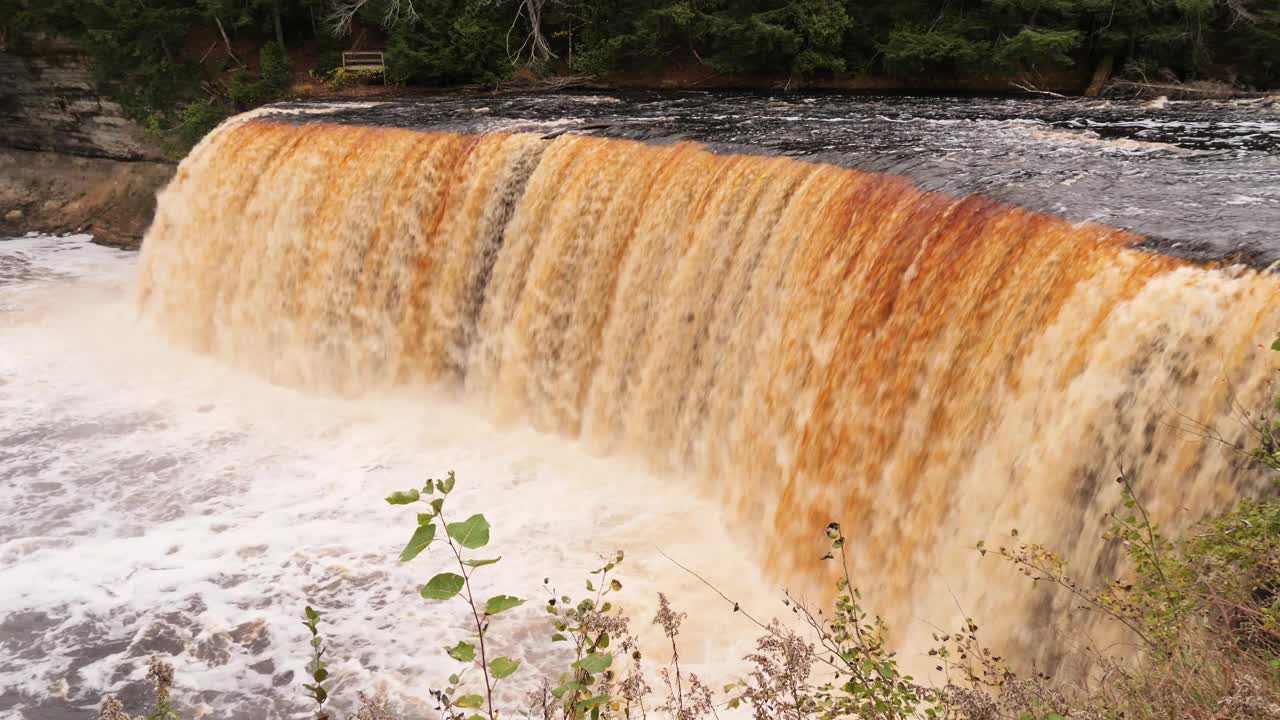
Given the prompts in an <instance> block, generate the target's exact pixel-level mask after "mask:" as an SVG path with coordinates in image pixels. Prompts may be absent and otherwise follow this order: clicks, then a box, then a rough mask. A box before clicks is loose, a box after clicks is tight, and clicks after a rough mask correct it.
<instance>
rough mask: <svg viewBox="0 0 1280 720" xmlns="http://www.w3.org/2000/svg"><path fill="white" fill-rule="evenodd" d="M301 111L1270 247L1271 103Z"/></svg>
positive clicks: (792, 100) (731, 100) (929, 101)
mask: <svg viewBox="0 0 1280 720" xmlns="http://www.w3.org/2000/svg"><path fill="white" fill-rule="evenodd" d="M284 108H286V109H305V110H306V111H307V112H306V113H305V114H303V115H300V116H298V117H299V118H300V119H306V120H313V119H319V118H325V119H329V120H334V121H339V122H348V123H360V124H374V125H390V126H397V127H412V128H426V129H448V130H456V131H464V132H493V131H503V132H534V133H542V134H544V135H554V134H558V133H565V132H570V133H590V134H594V135H603V136H610V137H623V138H631V139H636V140H643V141H646V142H657V143H668V142H676V141H681V140H696V141H701V142H705V143H708V144H710V145H712V146H713V148H715V149H717V150H723V151H726V152H751V153H769V154H779V155H789V156H795V157H801V158H806V159H812V160H814V161H819V162H830V163H834V164H838V165H844V166H848V167H853V168H857V169H861V170H870V171H875V172H885V173H893V174H898V175H905V176H909V177H911V178H913V179H915V180H916V182H917V183H918V184H919V185H920V186H922V187H925V188H927V189H931V190H941V191H945V192H950V193H955V194H971V193H984V194H986V195H990V196H993V197H996V198H999V199H1001V200H1005V201H1007V202H1011V203H1015V204H1018V205H1022V206H1024V207H1029V208H1033V209H1036V210H1041V211H1045V212H1050V213H1054V214H1057V215H1061V216H1063V217H1067V218H1070V219H1073V220H1088V221H1096V222H1100V223H1105V224H1109V225H1114V226H1117V227H1123V228H1126V229H1131V230H1134V231H1136V232H1139V233H1141V234H1143V235H1146V236H1147V237H1148V240H1147V244H1149V245H1150V246H1152V247H1154V248H1157V249H1159V250H1161V251H1163V252H1169V253H1173V254H1176V255H1181V256H1186V257H1192V258H1198V259H1234V258H1239V259H1241V260H1243V261H1246V262H1249V263H1250V264H1254V265H1268V264H1270V263H1271V262H1274V261H1275V260H1277V259H1280V238H1277V231H1276V228H1278V227H1280V106H1276V105H1275V104H1274V103H1273V104H1272V107H1270V108H1268V107H1267V106H1266V104H1265V103H1263V102H1259V101H1253V102H1247V101H1246V102H1240V101H1237V102H1234V103H1226V102H1214V103H1199V102H1197V103H1192V102H1173V103H1168V104H1167V105H1166V106H1164V107H1160V108H1157V107H1148V106H1145V105H1144V104H1142V103H1136V102H1115V101H1106V100H1088V101H1085V100H1059V99H1055V98H1029V99H1028V98H978V97H908V96H883V95H833V94H795V93H793V94H786V95H781V94H779V95H769V94H759V93H719V92H717V93H710V92H674V93H673V92H663V93H657V92H627V93H618V92H611V93H600V92H592V93H550V94H536V95H527V94H526V95H491V94H489V95H486V94H477V95H450V96H430V97H419V98H410V99H397V100H392V101H377V102H339V103H327V102H317V103H308V104H305V105H287V106H284Z"/></svg>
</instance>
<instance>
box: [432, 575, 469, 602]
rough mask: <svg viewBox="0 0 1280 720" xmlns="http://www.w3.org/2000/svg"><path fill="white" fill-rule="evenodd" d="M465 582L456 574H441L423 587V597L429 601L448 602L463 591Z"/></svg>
mask: <svg viewBox="0 0 1280 720" xmlns="http://www.w3.org/2000/svg"><path fill="white" fill-rule="evenodd" d="M464 583H465V581H464V580H463V579H462V576H461V575H457V574H455V573H440V574H439V575H437V576H435V577H433V578H431V579H430V580H428V581H427V584H426V585H423V586H422V597H424V598H426V599H427V600H448V599H449V598H451V597H453V596H454V595H457V594H458V593H459V592H461V591H462V586H463V584H464Z"/></svg>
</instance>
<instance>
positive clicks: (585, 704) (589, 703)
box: [573, 695, 609, 713]
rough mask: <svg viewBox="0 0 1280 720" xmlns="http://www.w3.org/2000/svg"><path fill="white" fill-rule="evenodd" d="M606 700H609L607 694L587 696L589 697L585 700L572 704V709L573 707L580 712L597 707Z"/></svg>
mask: <svg viewBox="0 0 1280 720" xmlns="http://www.w3.org/2000/svg"><path fill="white" fill-rule="evenodd" d="M607 702H609V696H608V695H597V696H595V697H593V698H589V699H587V700H583V701H582V702H580V703H578V704H577V705H574V706H573V709H574V710H577V711H578V712H580V713H584V712H587V711H588V710H590V709H591V708H594V707H599V706H601V705H603V704H605V703H607Z"/></svg>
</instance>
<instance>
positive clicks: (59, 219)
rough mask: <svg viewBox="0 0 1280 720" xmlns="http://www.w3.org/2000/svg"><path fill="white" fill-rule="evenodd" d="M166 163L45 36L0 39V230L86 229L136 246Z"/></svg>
mask: <svg viewBox="0 0 1280 720" xmlns="http://www.w3.org/2000/svg"><path fill="white" fill-rule="evenodd" d="M173 171H174V166H173V164H172V163H170V162H168V161H166V160H165V159H164V158H163V157H162V156H161V154H160V152H159V151H158V150H157V149H156V148H154V147H152V146H151V145H149V144H148V143H147V142H146V141H145V139H144V138H143V136H142V133H141V131H140V129H139V128H138V127H137V126H136V125H134V124H133V123H131V122H130V121H129V120H128V119H127V118H126V117H125V116H124V113H123V111H122V110H121V108H120V106H119V105H117V104H116V103H114V102H111V101H110V100H109V99H107V98H105V97H103V96H102V95H101V94H100V93H99V92H98V90H97V87H96V85H95V83H94V77H93V68H92V65H91V64H90V61H89V58H88V56H86V55H85V54H84V53H83V52H82V51H81V50H79V49H78V48H76V47H75V46H74V45H72V44H70V43H68V42H66V41H64V40H61V39H58V38H50V37H38V38H23V39H21V40H20V41H15V42H10V43H8V44H7V45H0V236H5V235H17V234H22V233H25V232H29V231H33V230H34V231H39V232H70V231H83V232H91V233H93V234H94V237H95V238H96V239H97V240H99V241H101V242H104V243H109V244H115V245H126V246H131V245H137V244H138V243H139V242H141V240H142V236H143V234H144V233H145V232H146V228H147V226H148V225H149V224H150V222H151V215H152V213H153V212H154V211H155V195H156V192H157V191H158V190H159V189H160V188H162V187H163V186H164V185H165V184H166V183H167V182H168V181H169V178H170V177H172V176H173Z"/></svg>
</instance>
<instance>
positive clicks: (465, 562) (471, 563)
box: [462, 557, 502, 568]
mask: <svg viewBox="0 0 1280 720" xmlns="http://www.w3.org/2000/svg"><path fill="white" fill-rule="evenodd" d="M501 559H502V558H500V557H496V558H493V559H491V560H463V561H462V564H463V565H466V566H467V567H473V568H477V567H484V566H485V565H492V564H494V563H496V562H498V561H499V560H501Z"/></svg>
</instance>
